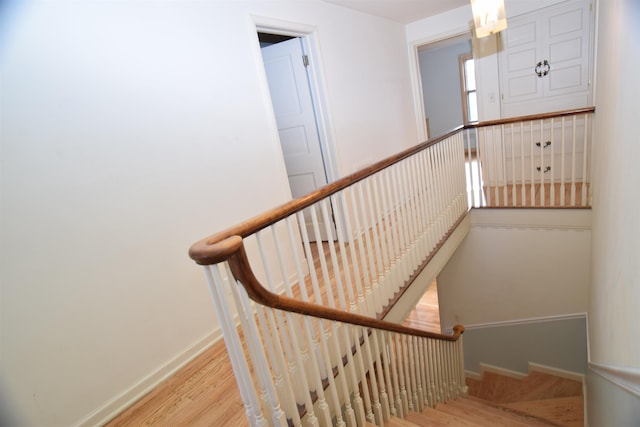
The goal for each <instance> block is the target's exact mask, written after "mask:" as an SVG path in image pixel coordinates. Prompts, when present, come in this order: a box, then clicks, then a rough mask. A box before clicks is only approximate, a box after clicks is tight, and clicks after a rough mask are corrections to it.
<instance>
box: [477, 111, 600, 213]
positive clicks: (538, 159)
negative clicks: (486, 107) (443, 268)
mask: <svg viewBox="0 0 640 427" xmlns="http://www.w3.org/2000/svg"><path fill="white" fill-rule="evenodd" d="M594 112H595V108H594V107H589V108H581V109H576V110H566V111H559V112H554V113H546V114H536V115H531V116H523V117H515V118H511V119H501V120H495V121H487V122H481V123H476V124H472V125H469V126H467V129H469V130H470V133H469V134H468V135H467V141H472V143H469V146H470V147H471V145H473V147H472V149H468V150H467V154H466V155H467V176H468V188H469V195H470V199H471V200H470V203H469V204H470V206H472V207H533V208H536V207H551V208H559V207H570V208H577V207H590V206H591V200H590V199H591V179H590V178H591V145H592V135H593V132H592V123H593V120H592V118H593V114H594Z"/></svg>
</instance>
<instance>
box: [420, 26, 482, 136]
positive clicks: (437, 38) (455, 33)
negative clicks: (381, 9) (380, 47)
mask: <svg viewBox="0 0 640 427" xmlns="http://www.w3.org/2000/svg"><path fill="white" fill-rule="evenodd" d="M469 31H470V29H469V28H468V27H466V28H465V27H460V28H455V29H452V30H451V31H448V32H446V33H441V34H437V35H434V36H432V37H427V38H422V39H419V40H413V41H409V43H408V48H409V70H410V72H411V86H412V87H413V104H414V111H415V114H416V123H417V125H418V139H419V140H420V141H424V140H426V139H427V138H431V137H433V136H438V135H428V133H427V124H426V121H425V111H424V96H423V91H422V78H421V75H420V59H419V56H418V49H419V48H420V47H422V46H424V45H428V44H433V43H437V42H442V41H445V40H448V39H452V38H456V37H461V36H464V35H467V34H469Z"/></svg>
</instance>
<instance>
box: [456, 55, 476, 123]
mask: <svg viewBox="0 0 640 427" xmlns="http://www.w3.org/2000/svg"><path fill="white" fill-rule="evenodd" d="M458 61H459V63H460V83H461V84H460V87H461V89H462V114H463V117H464V122H465V123H471V122H477V121H478V94H477V92H476V69H475V66H474V63H473V56H472V55H471V54H470V53H467V54H465V55H461V56H460V57H459V60H458Z"/></svg>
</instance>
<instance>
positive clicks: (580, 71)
mask: <svg viewBox="0 0 640 427" xmlns="http://www.w3.org/2000/svg"><path fill="white" fill-rule="evenodd" d="M592 9H593V7H592V4H591V2H590V1H588V0H575V1H568V2H563V3H561V4H560V5H556V6H551V7H547V8H544V9H540V10H538V11H536V12H534V13H529V14H526V15H521V16H517V17H514V18H510V19H509V23H508V24H509V27H508V29H507V30H505V31H503V32H501V33H500V37H499V40H498V43H499V55H498V57H499V58H498V60H499V74H500V91H501V115H502V117H513V116H521V115H527V114H536V113H543V112H549V111H558V110H565V109H572V108H579V107H586V106H589V105H591V104H592V87H591V86H592V85H591V74H592V66H591V64H592V62H593V61H592V50H593V49H592V45H593V43H592V33H593V25H594V22H593V21H594V19H593V17H594V15H595V14H594V12H593V10H592Z"/></svg>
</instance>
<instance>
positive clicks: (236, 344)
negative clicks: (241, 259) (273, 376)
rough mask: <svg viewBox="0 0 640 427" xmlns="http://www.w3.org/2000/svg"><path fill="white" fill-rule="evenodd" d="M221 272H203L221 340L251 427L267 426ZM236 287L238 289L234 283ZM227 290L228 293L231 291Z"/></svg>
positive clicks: (212, 268) (212, 269)
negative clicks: (225, 291)
mask: <svg viewBox="0 0 640 427" xmlns="http://www.w3.org/2000/svg"><path fill="white" fill-rule="evenodd" d="M223 267H224V266H223ZM219 268H221V266H220V265H209V266H206V267H205V269H204V272H205V276H206V278H207V283H208V285H209V292H210V294H211V299H212V300H213V305H214V307H215V311H216V313H217V315H218V321H219V322H220V329H221V330H222V336H223V338H224V342H225V344H226V346H227V352H228V353H229V361H230V362H231V368H232V369H233V373H234V374H235V377H236V381H237V383H238V388H239V389H240V396H241V398H242V402H243V403H244V408H245V412H246V415H247V418H248V419H249V422H250V423H251V426H266V425H267V420H266V419H265V418H264V415H263V413H262V410H261V408H260V403H259V402H260V401H259V399H258V395H257V392H256V389H255V387H254V385H253V381H252V380H251V371H250V370H249V366H248V365H247V361H246V359H245V357H244V352H243V351H242V343H241V342H240V337H239V336H238V332H237V329H236V327H235V325H234V323H233V314H232V313H231V311H230V310H229V308H230V307H229V306H228V305H227V304H226V299H225V296H224V291H223V290H222V285H223V284H224V281H223V280H222V278H221V276H220V271H219ZM233 286H237V285H236V284H235V283H234V284H233ZM227 288H228V289H229V287H227ZM240 308H241V307H238V309H240Z"/></svg>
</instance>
